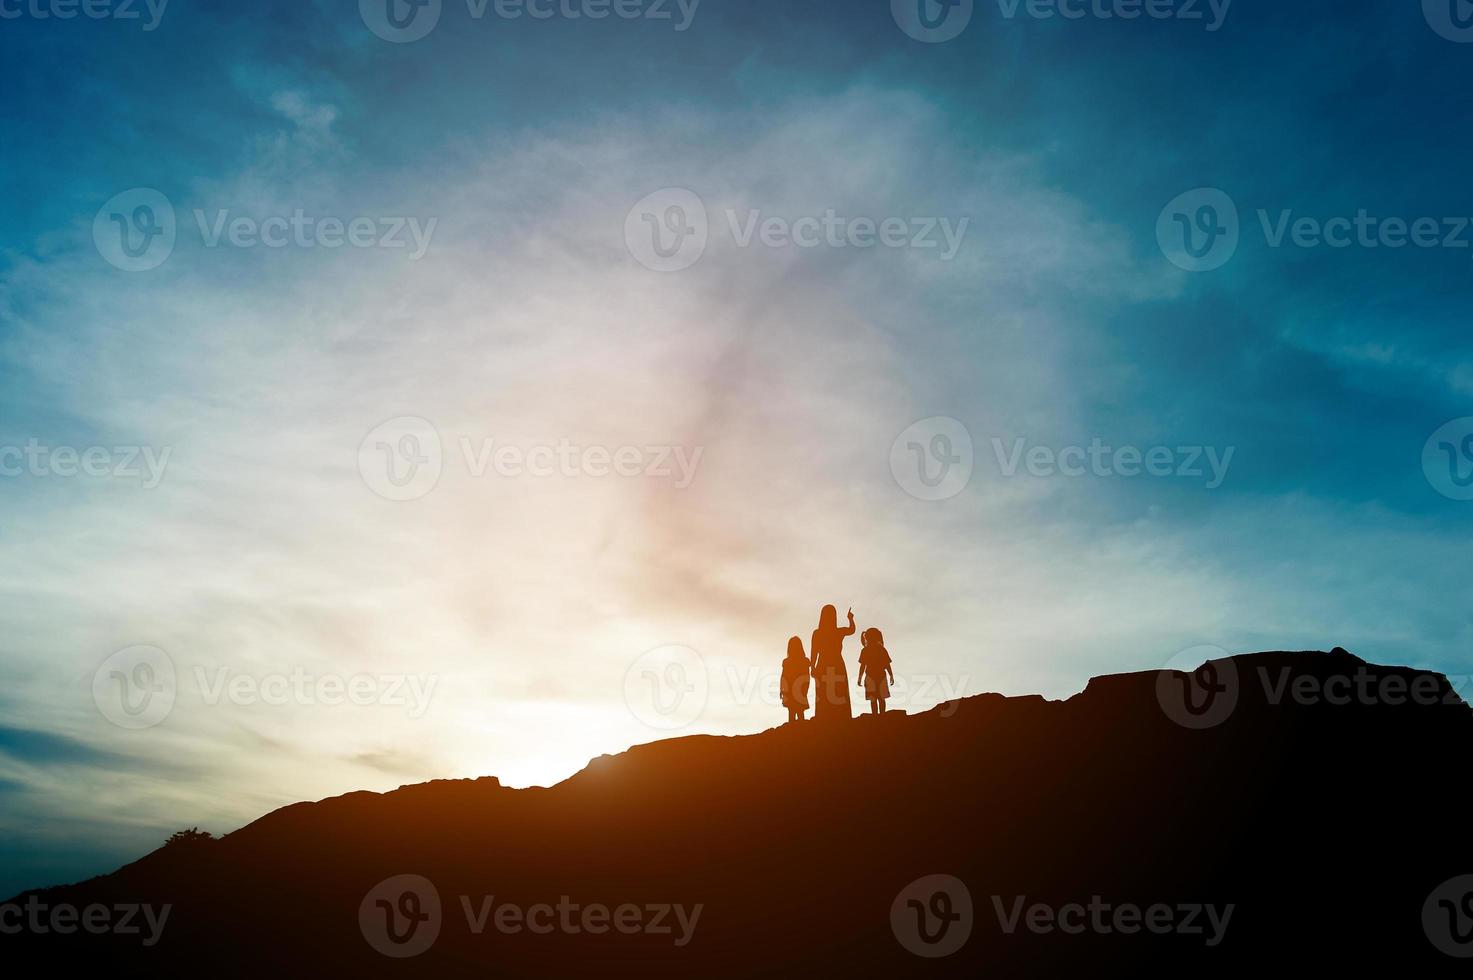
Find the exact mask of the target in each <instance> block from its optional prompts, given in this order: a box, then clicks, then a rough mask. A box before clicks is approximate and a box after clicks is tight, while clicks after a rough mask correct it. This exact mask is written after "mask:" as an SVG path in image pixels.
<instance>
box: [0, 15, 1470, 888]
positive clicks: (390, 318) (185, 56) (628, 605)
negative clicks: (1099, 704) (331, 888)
mask: <svg viewBox="0 0 1473 980" xmlns="http://www.w3.org/2000/svg"><path fill="white" fill-rule="evenodd" d="M909 4H910V5H908V4H907V0H895V2H894V3H893V4H892V3H890V2H888V0H807V2H803V3H792V2H788V0H740V2H738V0H701V2H699V3H696V2H694V0H687V2H686V3H684V4H683V5H682V4H680V3H677V2H675V0H608V2H600V0H556V2H552V0H533V2H529V3H516V2H514V0H499V2H498V0H490V2H489V3H487V4H482V3H480V2H479V0H440V2H433V0H432V2H430V3H429V4H428V5H425V6H410V5H409V4H408V3H406V2H405V0H394V3H393V6H392V7H391V6H390V0H364V2H363V3H361V4H360V3H355V2H353V0H261V2H258V3H252V4H239V3H224V2H205V0H169V2H167V3H164V2H162V0H154V3H153V4H147V3H144V2H142V0H139V2H130V3H124V0H116V2H111V3H108V2H103V0H94V2H93V3H92V4H90V5H89V6H88V7H87V8H85V9H86V11H88V12H87V13H84V12H82V11H81V9H80V8H78V9H76V10H75V11H74V9H73V8H71V7H70V6H68V4H67V3H66V2H65V0H0V61H3V64H4V65H5V66H6V67H5V73H4V74H5V92H6V98H4V99H0V134H3V141H0V188H3V193H0V233H3V238H0V665H3V669H4V677H5V678H6V683H5V684H4V685H3V687H0V830H3V835H0V836H3V838H4V840H5V841H6V843H5V844H4V845H3V846H0V892H3V893H6V894H10V893H13V892H15V891H18V890H20V889H21V888H26V887H32V886H38V885H45V884H55V883H60V882H64V881H70V880H75V879H78V878H82V877H87V876H90V875H93V874H97V873H100V872H103V871H106V870H110V869H111V868H113V867H115V866H117V865H118V864H120V863H123V862H125V861H128V860H132V859H134V858H136V857H138V856H140V855H142V854H143V853H146V852H147V851H149V850H151V849H152V848H153V847H155V846H157V845H158V844H159V843H161V842H162V840H163V839H164V838H165V837H166V836H167V835H168V834H169V833H171V832H173V831H175V830H178V829H181V828H184V827H193V826H199V827H201V828H203V829H206V830H209V831H212V832H215V833H223V832H228V831H230V830H234V829H236V828H238V827H240V826H242V825H244V824H246V823H248V822H250V821H251V820H253V819H255V818H256V817H258V816H261V815H263V814H264V813H266V812H269V811H270V810H272V809H274V808H276V807H279V806H282V805H285V804H288V803H292V802H296V801H299V800H310V799H320V798H323V797H327V796H332V795H336V794H340V793H344V792H349V791H353V790H358V789H368V790H375V791H385V790H389V789H392V788H394V787H396V786H399V785H402V784H405V783H413V782H419V781H424V780H428V779H434V778H463V777H474V776H482V775H496V776H498V777H500V778H501V779H502V780H503V781H504V782H505V783H507V784H508V785H513V786H527V785H550V784H552V783H555V782H557V781H559V780H561V779H563V778H566V777H567V776H569V775H571V774H572V773H574V772H576V771H577V770H578V769H580V768H582V766H583V765H585V764H586V763H587V761H588V760H589V759H590V758H593V757H596V756H598V755H601V754H604V753H611V752H617V751H621V750H623V749H624V748H626V747H628V746H630V745H632V744H637V743H641V742H646V741H650V740H653V739H656V738H664V737H670V736H672V735H683V734H694V733H702V732H706V733H716V734H738V733H746V732H755V731H760V730H763V729H765V728H767V727H770V726H772V725H774V724H777V723H779V722H781V721H782V720H783V719H784V718H785V717H786V716H785V713H784V711H783V709H782V708H781V707H780V706H779V705H778V703H777V696H776V679H777V676H778V672H779V669H780V660H781V658H782V656H783V652H784V650H785V647H786V640H787V638H788V637H789V636H791V635H800V636H802V637H804V638H805V640H806V639H807V637H808V635H809V633H810V632H811V631H812V629H813V628H814V626H815V625H816V623H817V619H818V610H819V607H820V606H822V605H823V604H825V603H833V604H835V605H837V606H838V608H839V611H840V614H841V616H842V614H843V613H844V611H845V610H846V609H847V608H849V607H852V608H853V609H854V612H855V615H856V617H857V619H858V621H859V624H860V626H861V628H863V627H867V626H879V627H881V628H882V629H883V630H884V633H885V637H886V642H887V646H888V648H889V649H890V651H891V654H892V656H893V657H894V659H895V667H896V672H897V678H898V680H899V682H900V683H898V684H897V689H896V698H895V705H896V706H897V707H901V708H904V709H906V710H912V711H915V710H924V709H926V708H929V707H931V706H933V705H935V704H937V703H939V702H942V701H945V700H948V699H950V698H953V697H958V696H964V695H970V694H977V693H983V692H990V691H1000V692H1002V693H1005V694H1010V695H1020V694H1029V693H1041V694H1044V695H1046V696H1048V697H1053V698H1059V697H1068V696H1069V695H1071V694H1073V693H1076V692H1078V691H1080V690H1082V689H1083V687H1084V685H1085V684H1086V683H1087V681H1088V679H1089V678H1090V677H1091V676H1095V675H1099V674H1105V673H1115V672H1122V671H1130V670H1145V669H1152V668H1156V667H1160V666H1162V665H1164V664H1167V663H1169V662H1172V661H1173V658H1175V657H1176V656H1177V655H1178V653H1180V652H1181V651H1186V650H1199V649H1212V648H1220V649H1222V650H1226V651H1229V652H1246V651H1254V650H1267V649H1291V650H1300V649H1329V648H1331V647H1334V646H1336V645H1340V646H1344V647H1346V648H1348V649H1350V650H1352V651H1353V652H1355V653H1357V654H1359V655H1361V656H1363V657H1365V658H1366V659H1368V660H1373V661H1379V662H1385V663H1395V664H1409V665H1414V666H1424V667H1429V668H1433V669H1437V670H1441V671H1444V672H1446V673H1448V674H1450V675H1459V676H1466V675H1469V674H1473V657H1470V656H1469V653H1468V645H1469V640H1470V638H1473V629H1470V622H1469V616H1468V612H1467V610H1468V608H1469V600H1470V598H1473V590H1470V588H1469V586H1468V584H1467V579H1466V577H1465V576H1463V575H1461V574H1460V573H1458V571H1457V569H1458V568H1459V567H1461V566H1460V561H1459V560H1460V558H1461V550H1462V546H1463V544H1464V542H1465V541H1466V540H1467V534H1468V531H1469V530H1470V527H1473V520H1470V518H1473V504H1470V498H1473V488H1469V487H1468V486H1465V485H1464V484H1465V483H1468V482H1473V481H1470V480H1469V478H1468V476H1469V473H1470V471H1473V439H1470V438H1469V437H1470V436H1473V419H1470V418H1469V417H1470V416H1473V343H1470V340H1469V339H1468V335H1467V331H1466V329H1465V322H1466V316H1467V309H1468V304H1467V299H1468V294H1469V282H1470V279H1473V228H1470V227H1469V218H1470V216H1473V193H1469V191H1468V189H1467V180H1466V173H1465V171H1466V164H1465V161H1466V159H1467V157H1468V153H1469V149H1470V146H1469V144H1470V143H1473V133H1470V132H1469V130H1468V127H1467V125H1466V120H1467V118H1468V117H1469V111H1470V109H1473V105H1470V103H1473V93H1470V92H1469V90H1468V86H1467V84H1466V80H1467V78H1468V71H1469V69H1470V67H1473V43H1469V42H1473V26H1470V27H1468V28H1464V27H1462V26H1461V25H1462V24H1464V23H1465V22H1466V21H1467V19H1468V18H1467V16H1466V15H1468V14H1469V13H1470V11H1469V9H1468V5H1467V4H1466V3H1462V2H1461V0H1427V2H1426V3H1419V2H1417V0H1398V2H1395V3H1386V2H1384V0H1375V2H1373V0H1364V2H1357V0H1299V2H1296V3H1293V4H1285V3H1281V2H1277V0H1232V2H1231V3H1225V2H1219V3H1217V4H1215V5H1214V4H1210V3H1208V2H1207V0H1155V2H1153V3H1151V4H1144V5H1143V4H1134V5H1132V4H1131V3H1130V2H1129V0H1089V2H1087V3H1086V2H1084V0H1063V2H1061V3H1058V4H1053V3H1044V2H1039V0H1035V2H1034V3H1031V4H1030V3H1026V2H1019V3H1013V2H1011V0H975V3H971V2H965V0H963V2H961V3H960V4H958V5H955V6H950V7H942V6H941V5H939V3H937V2H936V0H909ZM1147 10H1149V11H1150V12H1151V15H1149V16H1148V15H1145V14H1142V15H1141V16H1135V17H1129V16H1124V15H1126V14H1129V13H1132V12H1136V11H1147ZM72 12H75V13H76V16H72V17H65V18H64V17H61V16H58V14H64V13H72ZM391 12H392V16H393V19H392V20H391V19H390V15H391ZM534 14H535V15H536V16H534ZM600 14H603V15H605V16H598V15H600ZM1066 15H1067V16H1066ZM396 23H397V24H401V25H404V26H402V27H396V26H395V24H396ZM927 24H934V25H936V26H934V27H928V26H926V25H927ZM125 236H126V237H125ZM1413 239H1415V240H1413ZM1444 447H1446V448H1444ZM851 643H852V641H851ZM856 652H857V650H856V649H854V648H852V647H851V649H850V650H849V654H850V657H851V664H852V657H853V655H854V654H855V653H856ZM1199 659H1200V658H1199ZM851 669H852V668H851Z"/></svg>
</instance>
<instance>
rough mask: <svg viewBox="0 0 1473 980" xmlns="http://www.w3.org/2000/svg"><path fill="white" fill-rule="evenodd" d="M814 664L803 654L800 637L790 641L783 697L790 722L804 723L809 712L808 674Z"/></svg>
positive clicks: (784, 672)
mask: <svg viewBox="0 0 1473 980" xmlns="http://www.w3.org/2000/svg"><path fill="white" fill-rule="evenodd" d="M812 669H813V662H812V661H811V660H809V659H808V657H807V656H805V655H804V653H803V641H802V640H800V639H798V637H796V636H795V637H792V638H791V639H789V640H788V659H786V660H784V661H783V679H782V695H783V707H784V708H787V709H788V721H790V722H792V721H802V720H803V716H804V715H805V714H806V713H807V712H808V672H809V671H810V670H812Z"/></svg>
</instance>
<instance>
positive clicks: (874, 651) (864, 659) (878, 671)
mask: <svg viewBox="0 0 1473 980" xmlns="http://www.w3.org/2000/svg"><path fill="white" fill-rule="evenodd" d="M859 663H860V665H861V666H862V667H864V696H865V699H866V700H869V701H876V700H880V701H883V700H884V699H886V698H888V697H889V696H890V681H889V679H888V677H887V676H886V668H888V667H889V666H890V653H889V651H888V650H886V649H885V648H884V647H883V646H880V645H878V644H876V645H874V646H867V647H865V648H864V649H863V650H861V651H860V654H859Z"/></svg>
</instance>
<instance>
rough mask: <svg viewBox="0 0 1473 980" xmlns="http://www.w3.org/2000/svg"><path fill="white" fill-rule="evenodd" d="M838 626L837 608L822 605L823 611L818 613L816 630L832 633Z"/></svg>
mask: <svg viewBox="0 0 1473 980" xmlns="http://www.w3.org/2000/svg"><path fill="white" fill-rule="evenodd" d="M838 628H839V610H837V609H835V608H834V607H833V606H824V607H823V612H821V613H819V614H818V631H819V632H820V633H832V632H834V631H835V630H837V629H838Z"/></svg>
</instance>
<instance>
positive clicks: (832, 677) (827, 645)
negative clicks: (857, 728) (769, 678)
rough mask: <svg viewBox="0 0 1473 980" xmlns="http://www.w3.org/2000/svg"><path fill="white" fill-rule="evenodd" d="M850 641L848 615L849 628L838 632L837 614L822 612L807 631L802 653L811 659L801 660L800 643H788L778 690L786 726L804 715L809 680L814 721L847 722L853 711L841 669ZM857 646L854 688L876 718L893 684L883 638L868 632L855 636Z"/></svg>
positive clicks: (851, 613)
mask: <svg viewBox="0 0 1473 980" xmlns="http://www.w3.org/2000/svg"><path fill="white" fill-rule="evenodd" d="M853 635H854V610H852V609H851V610H849V625H848V626H846V627H844V628H843V629H840V628H839V611H838V610H837V609H835V608H834V607H833V606H824V607H823V612H821V613H819V616H818V629H816V630H814V631H813V641H812V643H810V645H809V648H808V649H809V650H810V651H811V652H812V654H813V659H811V660H810V659H809V658H808V657H807V656H805V655H804V653H803V641H802V640H801V639H799V638H798V637H796V636H795V637H793V638H791V639H790V640H788V656H787V659H785V660H784V661H783V673H782V681H781V690H782V702H783V707H785V708H787V709H788V721H789V722H794V721H802V720H803V719H804V717H805V715H806V714H807V713H808V708H809V703H808V690H809V681H810V679H812V681H814V682H815V683H814V684H813V692H814V703H813V705H812V707H813V709H814V710H813V718H814V720H815V721H829V720H831V719H835V718H851V717H853V715H854V709H853V708H852V707H851V705H850V702H849V669H848V668H847V667H845V666H844V638H845V637H848V636H853ZM859 643H860V647H861V649H860V653H859V686H860V687H863V688H864V696H865V697H866V698H867V699H868V700H869V708H870V713H871V714H875V715H882V714H884V713H885V702H886V701H887V700H888V699H889V697H890V685H891V684H893V683H894V682H895V671H894V669H893V668H892V667H891V666H890V653H889V651H887V650H886V649H885V638H884V636H882V635H881V634H880V631H879V630H877V629H874V628H873V627H871V628H870V629H867V630H865V631H864V632H863V633H861V634H860V635H859Z"/></svg>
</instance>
